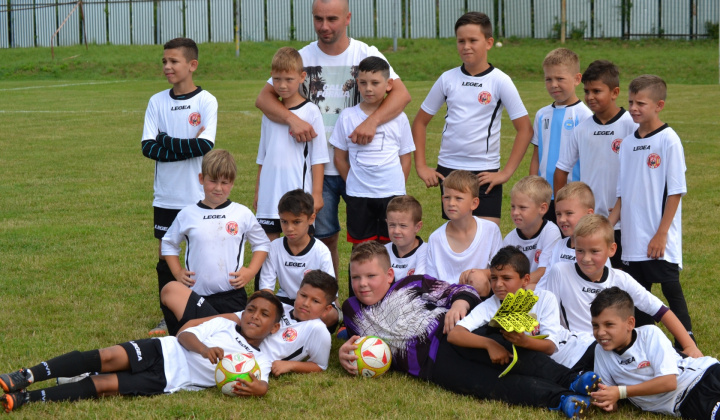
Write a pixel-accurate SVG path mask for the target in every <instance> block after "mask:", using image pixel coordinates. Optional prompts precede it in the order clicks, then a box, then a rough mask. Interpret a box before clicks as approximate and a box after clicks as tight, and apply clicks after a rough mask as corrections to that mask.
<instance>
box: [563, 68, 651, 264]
mask: <svg viewBox="0 0 720 420" xmlns="http://www.w3.org/2000/svg"><path fill="white" fill-rule="evenodd" d="M582 82H583V85H584V90H585V102H587V105H588V107H589V108H590V110H591V111H593V116H592V118H586V119H585V120H584V121H582V122H580V124H579V125H578V126H577V127H575V129H574V130H573V132H572V136H570V137H569V138H568V140H569V141H568V143H567V147H564V148H562V149H561V150H560V157H559V158H558V161H557V167H556V169H555V175H554V188H555V193H556V194H557V192H558V191H559V190H560V189H561V188H562V187H564V186H565V185H566V184H567V180H568V173H569V172H570V171H571V170H572V168H573V166H575V164H576V163H578V164H579V165H580V181H582V182H584V183H586V184H587V185H588V186H589V187H590V189H592V191H593V195H594V196H595V213H597V214H602V215H603V216H606V217H607V216H609V215H610V211H611V210H612V207H613V206H614V205H615V202H616V201H617V181H618V172H619V170H620V159H619V153H620V145H621V143H622V141H623V139H624V138H625V137H626V136H628V135H630V134H632V133H633V132H634V131H635V130H636V129H637V124H636V123H635V122H633V120H632V117H631V116H630V113H629V112H627V111H625V110H624V109H623V108H621V107H619V106H617V104H616V103H615V100H616V99H617V97H618V94H619V93H620V70H619V69H618V67H617V66H616V65H615V64H613V63H612V62H610V61H607V60H596V61H593V62H592V63H590V65H589V66H588V68H587V70H585V72H584V73H583V75H582ZM620 223H621V222H618V223H617V224H616V225H615V243H616V244H618V252H617V253H616V254H615V256H614V257H613V258H612V259H611V263H612V266H613V268H622V267H623V265H622V262H621V259H620V256H621V255H622V254H621V250H622V247H621V246H620V245H621V238H620Z"/></svg>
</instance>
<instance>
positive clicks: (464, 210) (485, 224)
mask: <svg viewBox="0 0 720 420" xmlns="http://www.w3.org/2000/svg"><path fill="white" fill-rule="evenodd" d="M479 194H480V187H479V185H478V181H477V176H476V175H473V174H472V173H471V172H468V171H462V170H458V171H453V172H451V173H450V174H449V175H448V176H447V177H446V178H445V181H443V196H442V204H443V210H444V212H445V214H447V217H448V219H450V220H449V221H448V222H447V223H445V224H444V225H442V226H440V227H439V228H438V229H437V230H436V231H435V232H433V233H432V234H431V235H430V239H428V252H427V267H426V268H427V271H426V273H427V275H429V276H432V277H435V278H436V279H443V280H445V281H448V282H450V283H458V282H460V275H461V274H462V273H463V272H464V271H468V272H469V270H471V269H473V268H475V269H480V270H481V271H480V272H479V273H478V274H482V275H484V276H485V284H487V279H488V278H490V270H488V267H489V264H490V259H492V257H493V255H495V254H496V253H497V251H498V250H499V249H500V247H501V246H502V234H501V233H500V228H499V227H498V225H496V224H495V223H493V222H490V221H488V220H485V219H481V218H479V217H476V216H473V210H475V208H477V206H478V205H479V204H480V199H479V198H478V195H479ZM485 291H486V292H489V287H487V289H486V290H485ZM481 293H482V292H481Z"/></svg>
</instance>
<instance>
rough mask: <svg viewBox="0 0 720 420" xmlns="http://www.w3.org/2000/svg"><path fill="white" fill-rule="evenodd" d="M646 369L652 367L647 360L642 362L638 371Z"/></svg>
mask: <svg viewBox="0 0 720 420" xmlns="http://www.w3.org/2000/svg"><path fill="white" fill-rule="evenodd" d="M646 367H650V362H649V361H647V360H646V361H644V362H641V363H640V364H639V365H638V367H637V368H638V369H642V368H646Z"/></svg>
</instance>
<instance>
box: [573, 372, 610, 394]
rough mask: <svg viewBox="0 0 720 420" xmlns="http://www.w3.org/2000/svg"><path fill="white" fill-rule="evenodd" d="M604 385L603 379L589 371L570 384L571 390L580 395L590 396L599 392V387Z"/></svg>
mask: <svg viewBox="0 0 720 420" xmlns="http://www.w3.org/2000/svg"><path fill="white" fill-rule="evenodd" d="M601 383H602V379H601V378H600V376H598V374H597V373H595V372H593V371H587V372H585V373H583V374H580V375H578V377H577V378H575V380H574V381H573V382H572V383H571V384H570V390H571V391H573V392H575V393H577V394H580V395H590V393H591V392H595V391H597V390H598V385H600V384H601Z"/></svg>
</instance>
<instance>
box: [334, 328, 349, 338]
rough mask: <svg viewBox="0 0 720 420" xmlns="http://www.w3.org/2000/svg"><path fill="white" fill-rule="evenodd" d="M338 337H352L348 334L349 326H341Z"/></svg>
mask: <svg viewBox="0 0 720 420" xmlns="http://www.w3.org/2000/svg"><path fill="white" fill-rule="evenodd" d="M337 338H338V339H339V340H347V339H348V338H350V337H349V336H348V331H347V328H345V327H340V329H339V330H338V332H337Z"/></svg>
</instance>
